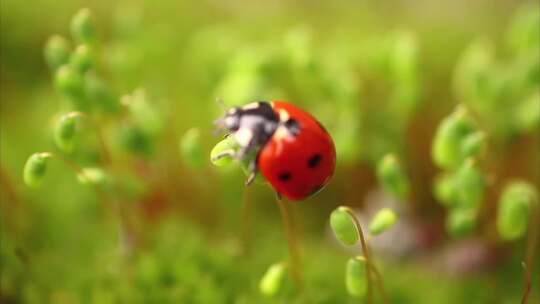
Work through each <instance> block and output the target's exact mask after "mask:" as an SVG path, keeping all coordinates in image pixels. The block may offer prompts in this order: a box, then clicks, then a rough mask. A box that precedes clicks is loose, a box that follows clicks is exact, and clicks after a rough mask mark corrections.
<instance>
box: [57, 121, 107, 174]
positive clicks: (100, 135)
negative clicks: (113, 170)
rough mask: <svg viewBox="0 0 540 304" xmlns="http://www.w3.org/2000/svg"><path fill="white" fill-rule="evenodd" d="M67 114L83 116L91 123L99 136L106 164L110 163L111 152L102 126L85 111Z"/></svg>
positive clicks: (100, 147)
mask: <svg viewBox="0 0 540 304" xmlns="http://www.w3.org/2000/svg"><path fill="white" fill-rule="evenodd" d="M67 115H72V116H73V117H81V118H83V119H84V120H86V121H87V122H88V123H89V124H90V126H91V127H92V128H93V129H94V131H95V132H96V135H97V137H98V141H99V149H100V152H101V156H102V157H103V162H105V163H106V164H108V163H110V162H111V153H110V152H109V149H108V148H107V145H106V143H105V136H104V135H103V132H102V130H101V127H100V126H99V125H98V124H97V123H96V122H95V121H94V120H93V119H92V117H90V116H89V115H88V114H86V113H84V112H78V111H75V112H71V113H69V114H67Z"/></svg>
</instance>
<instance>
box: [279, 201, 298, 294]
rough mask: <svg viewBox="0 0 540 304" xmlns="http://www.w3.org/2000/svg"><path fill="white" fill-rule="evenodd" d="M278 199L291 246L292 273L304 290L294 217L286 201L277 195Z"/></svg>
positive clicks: (288, 242)
mask: <svg viewBox="0 0 540 304" xmlns="http://www.w3.org/2000/svg"><path fill="white" fill-rule="evenodd" d="M276 201H277V203H278V206H279V211H280V213H281V218H282V219H283V226H284V228H285V234H286V236H287V244H288V248H289V259H290V263H289V265H290V266H291V273H292V277H293V280H294V282H295V285H296V287H297V288H298V289H299V290H300V292H302V291H303V289H304V286H303V281H302V273H301V271H300V268H301V265H300V253H299V249H298V241H297V239H296V236H295V231H294V228H293V225H292V218H291V214H290V211H289V209H288V208H287V205H286V204H285V202H284V201H283V200H282V199H281V198H279V197H277V198H276Z"/></svg>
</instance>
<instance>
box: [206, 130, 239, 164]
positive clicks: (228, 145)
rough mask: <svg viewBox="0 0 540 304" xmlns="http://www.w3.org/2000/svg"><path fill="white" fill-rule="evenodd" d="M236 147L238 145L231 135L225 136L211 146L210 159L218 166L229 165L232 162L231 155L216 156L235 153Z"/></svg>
mask: <svg viewBox="0 0 540 304" xmlns="http://www.w3.org/2000/svg"><path fill="white" fill-rule="evenodd" d="M238 148H239V146H238V144H237V143H236V141H235V140H234V138H233V137H232V136H227V137H225V138H224V139H223V140H222V141H220V142H218V143H217V144H216V145H215V146H214V148H212V151H211V152H210V161H211V162H212V164H214V165H215V166H218V167H223V166H227V165H230V164H231V163H232V162H233V158H232V157H229V156H226V157H221V158H218V155H220V154H222V153H229V152H230V153H235V151H236V150H237V149H238Z"/></svg>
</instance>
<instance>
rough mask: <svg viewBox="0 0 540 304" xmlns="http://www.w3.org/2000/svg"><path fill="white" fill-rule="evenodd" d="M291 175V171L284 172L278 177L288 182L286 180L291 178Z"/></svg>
mask: <svg viewBox="0 0 540 304" xmlns="http://www.w3.org/2000/svg"><path fill="white" fill-rule="evenodd" d="M291 177H292V174H291V172H283V173H280V174H279V175H278V179H279V180H280V181H282V182H286V181H288V180H290V179H291Z"/></svg>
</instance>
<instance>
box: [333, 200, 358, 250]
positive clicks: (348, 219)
mask: <svg viewBox="0 0 540 304" xmlns="http://www.w3.org/2000/svg"><path fill="white" fill-rule="evenodd" d="M330 227H332V230H333V231H334V234H335V235H336V237H337V238H338V240H340V241H341V242H342V243H343V244H345V245H354V244H356V243H357V242H358V227H356V222H355V220H354V218H353V215H352V214H351V211H350V209H349V208H348V207H343V206H341V207H338V208H337V209H335V210H334V211H332V214H330Z"/></svg>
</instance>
